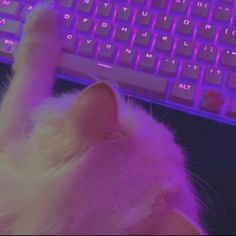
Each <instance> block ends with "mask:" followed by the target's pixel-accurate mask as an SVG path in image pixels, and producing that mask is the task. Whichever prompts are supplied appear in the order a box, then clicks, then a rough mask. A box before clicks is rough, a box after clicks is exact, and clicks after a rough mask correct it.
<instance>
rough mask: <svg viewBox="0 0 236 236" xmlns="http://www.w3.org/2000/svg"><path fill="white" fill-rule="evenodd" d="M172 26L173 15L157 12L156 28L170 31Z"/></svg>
mask: <svg viewBox="0 0 236 236" xmlns="http://www.w3.org/2000/svg"><path fill="white" fill-rule="evenodd" d="M172 26H173V17H172V16H170V15H163V14H159V15H158V16H157V22H156V29H159V30H164V31H170V30H171V28H172Z"/></svg>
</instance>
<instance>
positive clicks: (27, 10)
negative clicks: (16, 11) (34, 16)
mask: <svg viewBox="0 0 236 236" xmlns="http://www.w3.org/2000/svg"><path fill="white" fill-rule="evenodd" d="M33 8H34V5H33V4H26V5H25V6H24V7H23V9H22V10H21V13H20V19H21V20H23V21H25V19H26V17H27V16H28V15H29V13H30V12H31V11H32V10H33Z"/></svg>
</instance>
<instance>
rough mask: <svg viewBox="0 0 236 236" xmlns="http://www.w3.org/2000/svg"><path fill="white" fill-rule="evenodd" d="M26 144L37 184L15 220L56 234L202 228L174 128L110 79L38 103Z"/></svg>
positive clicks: (180, 231)
mask: <svg viewBox="0 0 236 236" xmlns="http://www.w3.org/2000/svg"><path fill="white" fill-rule="evenodd" d="M30 145H31V153H32V156H33V157H32V160H31V161H32V163H33V164H32V165H33V166H34V167H33V168H32V170H31V171H32V172H34V173H35V176H36V177H34V178H35V182H33V185H35V186H31V188H30V189H29V192H30V193H31V194H32V189H33V188H35V189H36V190H35V193H34V194H35V195H34V200H31V201H32V202H30V201H29V200H26V201H28V202H26V204H28V206H29V203H31V204H32V206H31V207H29V208H30V209H27V210H26V214H25V215H26V216H25V217H23V218H22V222H21V223H20V222H19V224H22V225H23V224H25V222H26V221H27V222H28V223H27V224H28V225H31V227H32V225H35V227H34V228H32V230H35V232H41V233H57V234H60V233H65V234H68V233H69V234H96V233H99V234H114V233H116V234H127V233H128V234H139V233H140V234H199V233H201V229H200V228H199V227H198V223H199V218H198V217H199V216H198V214H199V210H198V205H197V203H196V199H195V195H194V193H193V190H192V186H191V184H190V182H189V180H188V175H187V172H186V169H185V160H184V156H183V153H182V151H181V149H180V148H179V146H178V145H176V144H175V142H174V138H173V135H172V134H171V132H170V131H169V130H168V129H167V128H166V127H165V126H164V125H162V124H160V123H158V122H157V121H155V120H154V119H153V118H152V117H150V116H149V115H148V114H146V113H145V112H144V111H143V110H141V109H140V108H138V107H137V106H134V105H133V104H126V103H125V102H124V101H123V100H122V99H121V98H120V96H119V95H118V94H117V93H116V92H115V91H114V89H113V88H112V87H111V86H110V85H108V84H107V83H104V82H99V83H95V84H93V85H92V86H89V87H88V88H87V89H85V90H84V91H83V92H82V93H80V94H79V95H68V96H65V97H61V98H57V99H55V100H54V101H53V102H51V103H48V104H47V105H45V106H44V107H43V108H41V110H40V112H39V113H36V118H35V130H34V132H33V134H32V138H31V144H30ZM32 195H33V194H32ZM26 199H27V198H26ZM35 201H36V202H35ZM23 205H24V204H23ZM27 212H28V213H27ZM34 218H35V219H34ZM32 232H33V231H32ZM35 232H33V233H35Z"/></svg>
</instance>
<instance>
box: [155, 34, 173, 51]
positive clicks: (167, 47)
mask: <svg viewBox="0 0 236 236" xmlns="http://www.w3.org/2000/svg"><path fill="white" fill-rule="evenodd" d="M172 47H173V39H172V38H171V37H170V36H168V35H163V34H159V35H157V37H156V42H155V45H154V48H155V50H157V51H162V52H170V51H171V50H172Z"/></svg>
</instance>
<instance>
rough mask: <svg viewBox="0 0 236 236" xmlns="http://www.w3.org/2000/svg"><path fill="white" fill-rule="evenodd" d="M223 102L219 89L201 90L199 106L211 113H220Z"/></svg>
mask: <svg viewBox="0 0 236 236" xmlns="http://www.w3.org/2000/svg"><path fill="white" fill-rule="evenodd" d="M223 104H224V96H223V94H222V93H221V91H218V90H214V89H208V90H205V91H203V94H202V101H201V106H200V108H201V109H203V110H206V111H209V112H212V113H220V111H221V108H222V106H223Z"/></svg>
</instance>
